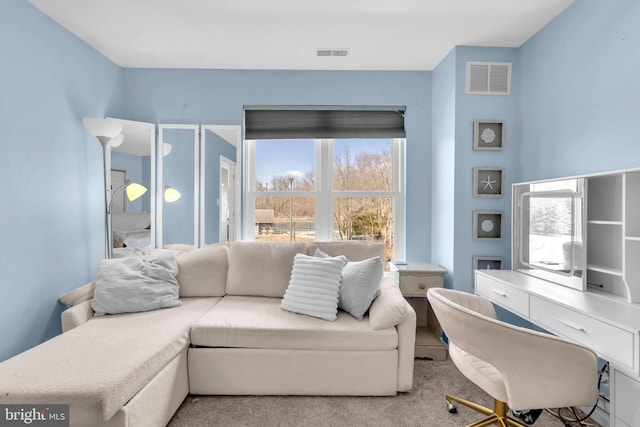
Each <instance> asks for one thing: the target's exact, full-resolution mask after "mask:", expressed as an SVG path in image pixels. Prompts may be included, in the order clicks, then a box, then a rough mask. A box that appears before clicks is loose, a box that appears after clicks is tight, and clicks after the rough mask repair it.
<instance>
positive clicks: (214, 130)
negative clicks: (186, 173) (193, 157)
mask: <svg viewBox="0 0 640 427" xmlns="http://www.w3.org/2000/svg"><path fill="white" fill-rule="evenodd" d="M240 133H241V132H240V126H223V125H203V126H202V130H201V135H200V140H201V142H200V170H201V173H200V199H201V205H200V209H201V211H200V245H201V246H206V245H210V244H213V243H218V242H228V241H233V240H237V239H238V237H237V234H236V233H237V232H238V227H237V223H236V212H239V209H238V210H236V201H237V202H238V203H239V201H240V197H239V196H238V195H237V181H236V159H237V158H238V154H237V153H238V150H239V147H240V138H241V135H240Z"/></svg>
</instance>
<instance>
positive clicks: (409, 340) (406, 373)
mask: <svg viewBox="0 0 640 427" xmlns="http://www.w3.org/2000/svg"><path fill="white" fill-rule="evenodd" d="M398 292H400V290H398ZM406 304H407V314H406V315H405V318H404V320H403V321H402V322H400V323H398V324H397V325H396V330H397V331H398V391H411V389H412V388H413V361H414V357H415V352H416V312H415V310H414V309H413V307H411V305H410V304H409V303H408V302H407V303H406Z"/></svg>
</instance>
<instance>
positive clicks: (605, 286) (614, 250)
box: [586, 171, 640, 303]
mask: <svg viewBox="0 0 640 427" xmlns="http://www.w3.org/2000/svg"><path fill="white" fill-rule="evenodd" d="M586 182H587V199H586V204H587V285H588V289H589V290H594V291H600V292H603V293H607V294H611V295H615V296H618V297H620V298H624V299H625V300H626V301H627V302H632V303H637V302H640V283H639V279H638V278H639V277H640V171H622V172H615V173H611V174H603V175H595V176H590V177H586Z"/></svg>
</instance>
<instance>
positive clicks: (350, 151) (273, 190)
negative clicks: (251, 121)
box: [245, 138, 404, 259]
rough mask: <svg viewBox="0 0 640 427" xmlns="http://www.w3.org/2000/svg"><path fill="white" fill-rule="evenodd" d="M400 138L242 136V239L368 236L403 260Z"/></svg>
mask: <svg viewBox="0 0 640 427" xmlns="http://www.w3.org/2000/svg"><path fill="white" fill-rule="evenodd" d="M403 150H404V138H339V139H253V140H247V165H248V167H247V168H246V170H247V185H246V188H247V189H248V191H247V192H246V204H245V206H247V207H249V208H248V209H246V210H245V237H246V238H249V239H251V238H254V239H256V240H263V241H312V240H370V241H381V242H383V243H384V244H385V252H386V258H387V259H392V258H395V259H404V221H403V218H404V211H403V208H404V197H403V191H404V190H403V188H402V187H403V179H402V177H403V176H404V175H403V170H402V169H403Z"/></svg>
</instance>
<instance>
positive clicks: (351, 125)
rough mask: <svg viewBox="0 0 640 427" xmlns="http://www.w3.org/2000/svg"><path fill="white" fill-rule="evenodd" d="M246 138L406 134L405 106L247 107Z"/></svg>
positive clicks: (396, 135)
mask: <svg viewBox="0 0 640 427" xmlns="http://www.w3.org/2000/svg"><path fill="white" fill-rule="evenodd" d="M244 109H245V112H244V124H245V138H246V139H296V138H314V139H317V138H404V137H405V136H406V133H405V130H404V110H405V108H404V107H362V109H358V108H342V109H341V108H340V107H332V108H329V107H250V106H245V107H244Z"/></svg>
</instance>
